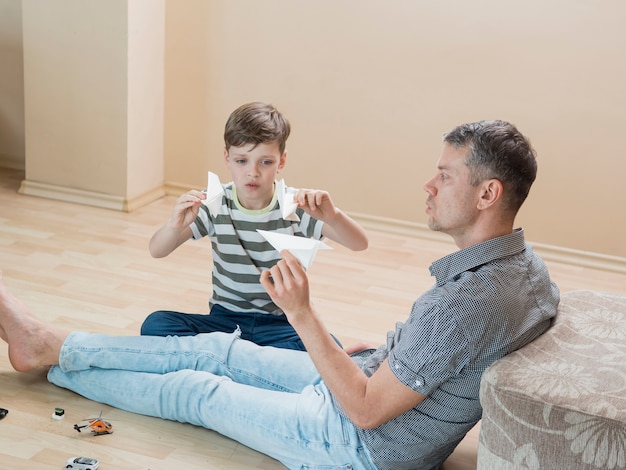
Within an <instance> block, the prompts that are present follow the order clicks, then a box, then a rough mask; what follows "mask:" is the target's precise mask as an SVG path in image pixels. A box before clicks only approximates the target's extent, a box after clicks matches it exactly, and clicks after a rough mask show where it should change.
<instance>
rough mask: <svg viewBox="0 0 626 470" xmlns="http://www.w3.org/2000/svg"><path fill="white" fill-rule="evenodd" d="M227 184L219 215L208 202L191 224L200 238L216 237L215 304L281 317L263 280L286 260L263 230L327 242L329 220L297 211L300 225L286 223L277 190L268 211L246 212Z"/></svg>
mask: <svg viewBox="0 0 626 470" xmlns="http://www.w3.org/2000/svg"><path fill="white" fill-rule="evenodd" d="M222 186H223V188H224V196H222V205H221V207H220V209H219V212H218V213H217V215H216V216H215V217H213V215H211V213H210V211H209V210H208V208H207V207H206V206H205V205H204V204H203V205H202V206H200V211H199V212H198V216H197V217H196V220H195V221H194V222H193V223H192V224H191V225H190V228H191V231H192V233H193V238H194V239H200V238H202V237H205V236H208V237H210V238H211V245H212V248H213V274H212V283H213V294H212V296H211V299H210V300H209V304H210V306H211V307H212V306H213V305H214V304H219V305H220V306H222V307H224V308H226V309H228V310H232V311H235V312H264V313H269V314H273V315H281V314H282V313H283V312H282V310H281V309H280V308H278V306H277V305H276V304H274V303H273V302H272V300H271V299H270V297H269V295H268V294H267V292H266V291H265V289H264V288H263V286H262V285H261V283H260V282H259V276H260V275H261V271H263V270H265V269H269V268H271V267H272V266H274V265H275V264H276V263H277V262H278V261H279V260H280V259H281V256H280V253H279V252H278V251H277V250H275V249H274V247H272V245H270V244H269V243H268V242H267V241H266V240H265V238H263V236H262V235H260V234H259V233H258V232H257V229H259V230H266V231H273V232H279V233H284V234H289V235H296V236H300V237H307V238H311V237H313V238H315V239H317V240H321V239H322V226H323V222H322V221H320V220H317V219H314V218H313V217H311V216H309V215H308V214H307V213H306V212H304V211H303V210H302V209H296V214H297V215H298V217H299V218H300V221H299V222H297V221H290V220H285V219H283V218H282V214H281V209H280V204H279V201H278V198H277V195H276V191H274V197H273V199H272V201H271V202H270V204H269V205H268V206H267V207H266V208H265V209H261V210H248V209H245V208H244V207H242V206H241V205H240V204H239V202H238V200H237V194H236V188H235V186H234V185H233V183H232V182H230V183H227V184H223V185H222ZM287 189H291V188H287Z"/></svg>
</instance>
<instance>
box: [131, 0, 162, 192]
mask: <svg viewBox="0 0 626 470" xmlns="http://www.w3.org/2000/svg"><path fill="white" fill-rule="evenodd" d="M128 36H129V37H128V46H127V48H128V93H127V100H128V111H127V113H128V149H127V191H126V193H125V194H126V196H128V197H129V198H133V197H135V196H139V195H141V194H144V193H146V192H148V191H152V190H154V189H155V188H160V187H161V186H162V184H163V171H164V159H163V140H164V139H163V120H164V93H165V83H164V73H163V70H164V58H165V51H164V42H165V40H164V37H165V0H131V1H129V2H128Z"/></svg>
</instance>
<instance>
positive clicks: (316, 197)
mask: <svg viewBox="0 0 626 470" xmlns="http://www.w3.org/2000/svg"><path fill="white" fill-rule="evenodd" d="M294 200H295V201H296V202H297V203H298V207H300V208H302V209H303V210H304V211H305V212H306V213H307V214H309V215H310V216H311V217H315V218H316V219H318V220H321V221H322V222H324V226H323V227H322V235H324V236H325V237H328V238H330V239H331V240H334V241H336V242H338V243H341V244H342V245H343V246H345V247H347V248H350V249H351V250H354V251H361V250H365V249H366V248H367V245H368V239H367V234H366V233H365V230H363V227H361V226H360V225H359V224H357V223H356V222H355V221H354V220H353V219H352V218H350V217H349V216H348V215H347V214H346V213H345V212H343V211H342V210H341V209H339V208H337V207H336V206H335V204H334V203H333V201H332V199H331V198H330V194H328V192H326V191H320V190H314V189H299V190H298V192H297V193H296V195H295V196H294Z"/></svg>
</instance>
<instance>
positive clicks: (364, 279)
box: [0, 168, 626, 470]
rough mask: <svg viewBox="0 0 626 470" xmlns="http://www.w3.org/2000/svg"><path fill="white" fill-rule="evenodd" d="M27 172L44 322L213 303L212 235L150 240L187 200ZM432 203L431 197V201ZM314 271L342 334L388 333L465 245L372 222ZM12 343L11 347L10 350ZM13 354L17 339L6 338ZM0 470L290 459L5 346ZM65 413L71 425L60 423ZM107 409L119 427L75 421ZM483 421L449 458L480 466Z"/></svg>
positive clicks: (131, 329) (89, 320)
mask: <svg viewBox="0 0 626 470" xmlns="http://www.w3.org/2000/svg"><path fill="white" fill-rule="evenodd" d="M23 177H24V176H23V173H21V172H19V171H15V170H7V169H2V168H0V269H1V270H2V271H3V272H4V278H5V281H6V283H7V284H8V286H9V288H10V289H11V290H12V291H13V292H14V293H15V294H16V295H18V296H19V297H20V298H21V299H22V300H23V301H25V302H26V303H27V304H28V305H29V307H30V308H31V309H32V310H33V311H34V312H35V313H36V314H37V315H38V316H40V317H41V318H43V319H44V320H46V321H48V322H52V323H54V324H56V325H58V326H61V327H64V328H70V329H81V330H87V331H93V332H100V333H114V334H122V335H132V334H137V332H138V329H139V325H140V324H141V322H142V320H143V319H144V317H145V316H146V315H147V314H148V313H150V312H152V311H154V310H157V309H163V308H173V309H177V310H182V311H189V312H206V311H207V299H208V295H209V291H210V267H211V251H210V245H209V243H207V241H206V240H204V241H200V242H195V243H187V244H186V245H184V246H182V247H180V248H179V249H178V250H177V251H176V252H175V253H173V254H172V255H171V256H169V257H168V258H165V259H160V260H156V259H152V258H151V257H150V255H149V253H148V250H147V243H148V240H149V238H150V236H151V235H152V233H153V232H154V231H155V230H156V229H157V228H158V226H160V224H162V223H163V222H164V221H165V220H166V218H167V217H168V216H169V213H170V209H171V206H172V204H173V202H174V198H173V197H166V198H164V199H162V200H159V201H157V202H154V203H152V204H150V205H148V206H146V207H144V208H141V209H139V210H137V211H135V212H133V213H131V214H127V213H121V212H116V211H111V210H107V209H99V208H94V207H88V206H81V205H75V204H70V203H64V202H59V201H51V200H46V199H39V198H34V197H29V196H22V195H18V194H17V188H18V187H19V184H20V181H21V180H22V179H23ZM418 206H419V205H418ZM333 247H334V250H333V251H322V252H319V253H318V255H317V258H316V260H315V263H314V264H313V266H312V267H311V269H310V278H311V292H312V295H313V297H314V301H315V303H316V306H317V308H318V310H319V312H320V313H321V314H322V316H323V317H324V320H325V321H326V323H327V325H328V326H329V328H330V330H331V331H332V332H333V333H334V334H335V335H336V336H337V337H338V338H339V339H340V340H341V341H342V342H343V343H344V344H350V343H351V342H355V341H362V340H364V341H368V342H372V343H376V344H378V343H381V342H382V341H384V337H385V334H386V332H387V330H389V329H391V328H392V327H393V325H394V323H395V321H397V320H404V319H405V318H406V316H407V315H408V312H409V309H410V308H411V304H412V302H413V300H414V299H415V298H416V297H417V295H418V294H419V293H421V292H423V291H424V290H426V289H427V288H429V287H430V286H431V285H432V278H431V277H430V275H429V273H428V266H429V264H430V263H431V262H432V261H433V260H435V259H437V258H439V257H441V256H443V255H445V254H447V253H449V252H450V251H452V250H454V249H455V247H454V246H453V245H452V243H451V242H450V243H445V242H436V241H430V240H420V239H417V238H411V237H403V236H398V235H389V234H384V233H379V232H370V248H369V249H368V250H367V251H365V252H360V253H353V252H350V251H349V250H346V249H344V248H343V247H340V246H337V245H336V244H333ZM549 267H550V269H551V272H552V275H553V278H554V279H555V280H556V282H557V283H558V284H559V285H560V287H561V290H562V291H568V290H574V289H581V288H590V289H598V290H605V291H611V292H618V293H623V294H626V275H624V274H617V273H610V272H603V271H597V270H593V269H587V268H580V267H576V266H569V265H562V264H557V263H549ZM2 347H4V346H2ZM5 351H6V348H5ZM0 407H4V408H8V409H9V410H10V411H9V414H8V415H7V417H6V418H5V419H4V420H2V421H0V469H11V470H13V469H26V468H28V469H59V468H63V466H64V463H65V461H66V459H67V458H69V457H70V456H77V455H85V456H88V457H95V458H98V459H99V460H100V461H101V468H102V470H108V469H120V468H123V469H144V470H145V469H152V470H155V469H166V470H167V469H174V468H186V469H209V470H213V469H224V470H226V469H228V470H240V469H241V470H244V469H265V470H278V469H283V468H284V467H283V466H282V465H280V464H279V463H278V462H276V461H274V460H272V459H270V458H268V457H265V456H263V455H261V454H259V453H257V452H254V451H252V450H250V449H248V448H246V447H244V446H241V445H239V444H237V443H236V442H233V441H231V440H229V439H226V438H224V437H222V436H220V435H218V434H216V433H213V432H211V431H207V430H205V429H202V428H197V427H194V426H191V425H186V424H181V423H175V422H170V421H164V420H160V419H155V418H149V417H145V416H139V415H135V414H132V413H127V412H123V411H120V410H116V409H112V408H110V407H107V406H103V405H101V404H98V403H94V402H90V401H89V400H86V399H84V398H82V397H79V396H77V395H75V394H73V393H72V392H69V391H67V390H62V389H59V388H56V387H54V386H52V385H50V384H49V383H47V381H46V380H45V377H44V375H43V374H41V373H28V374H20V373H16V372H13V370H12V368H11V367H10V364H9V362H8V358H7V355H6V352H2V353H0ZM55 407H61V408H64V409H65V413H66V414H65V418H64V419H63V420H61V421H55V420H52V419H51V415H52V413H53V411H54V408H55ZM101 410H102V411H103V412H104V415H105V417H106V418H109V419H110V420H112V423H113V425H114V430H115V432H114V434H111V435H105V436H99V437H93V436H91V435H90V434H88V433H80V434H79V433H77V432H76V431H74V430H73V429H72V426H73V424H74V423H77V422H79V421H80V420H81V419H83V418H86V417H89V416H93V415H97V414H98V413H99V412H100V411H101ZM477 439H478V427H476V428H475V429H473V430H472V431H471V432H470V433H469V434H468V436H467V437H466V439H465V440H464V441H463V442H462V443H461V445H460V446H459V447H458V448H457V450H456V451H455V452H454V454H453V455H452V457H451V458H450V459H449V460H448V461H447V462H446V464H445V465H444V469H446V470H472V469H475V468H476V462H475V460H476V446H477Z"/></svg>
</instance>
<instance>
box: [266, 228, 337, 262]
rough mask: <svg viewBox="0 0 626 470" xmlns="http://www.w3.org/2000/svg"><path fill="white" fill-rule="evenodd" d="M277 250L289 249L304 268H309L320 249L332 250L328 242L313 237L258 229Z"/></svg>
mask: <svg viewBox="0 0 626 470" xmlns="http://www.w3.org/2000/svg"><path fill="white" fill-rule="evenodd" d="M257 232H259V233H260V234H261V235H263V237H264V238H265V239H266V240H267V241H268V242H269V243H270V245H272V246H273V247H274V248H275V249H276V250H278V251H282V250H288V251H289V252H290V253H291V254H292V255H294V256H295V257H296V259H297V260H298V261H300V263H302V266H304V269H309V266H311V264H312V263H313V259H314V258H315V255H316V254H317V251H318V250H332V248H331V247H330V246H328V245H327V244H326V243H324V242H321V241H319V240H315V239H313V238H305V237H296V236H295V235H287V234H285V233H278V232H268V231H266V230H257Z"/></svg>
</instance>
